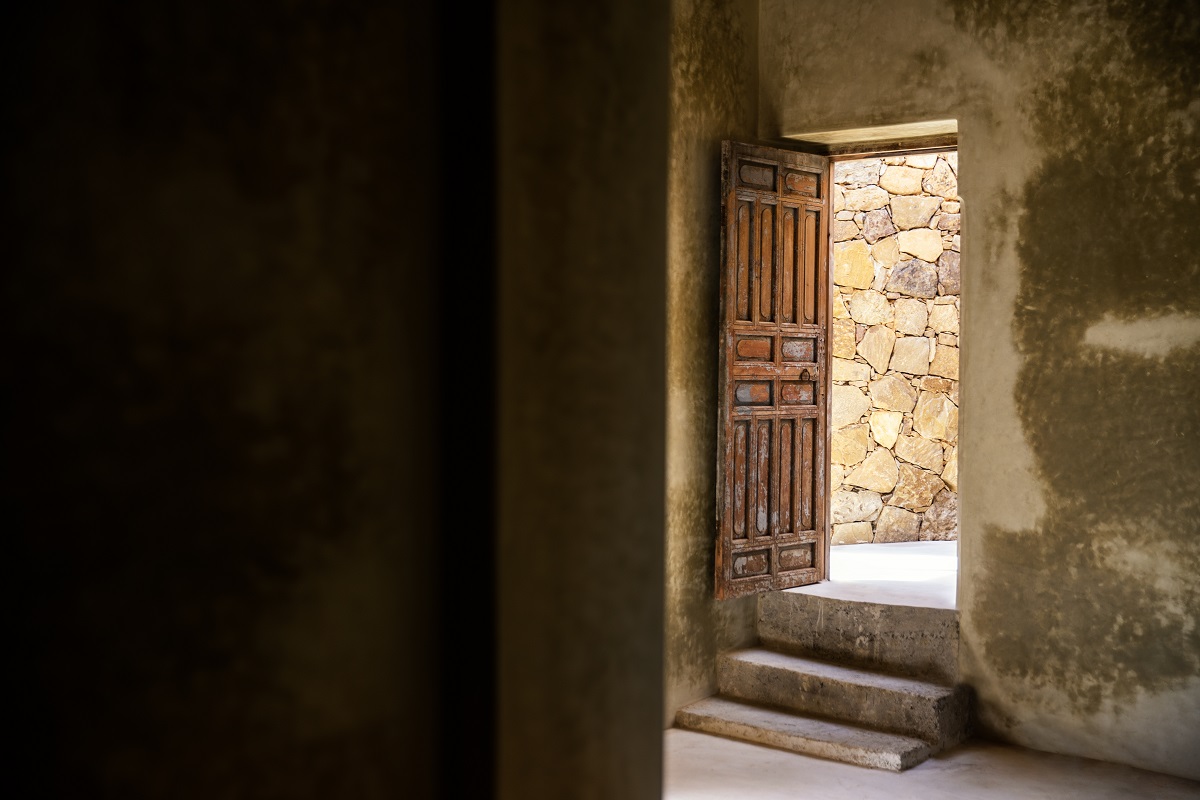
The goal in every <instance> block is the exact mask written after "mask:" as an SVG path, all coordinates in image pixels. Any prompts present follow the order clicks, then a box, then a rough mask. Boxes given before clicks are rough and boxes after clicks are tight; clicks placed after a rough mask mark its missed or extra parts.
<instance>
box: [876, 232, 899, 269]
mask: <svg viewBox="0 0 1200 800" xmlns="http://www.w3.org/2000/svg"><path fill="white" fill-rule="evenodd" d="M871 256H872V257H873V258H874V259H875V260H876V261H878V262H879V263H880V264H882V265H883V266H884V267H887V268H891V267H894V266H895V265H896V262H897V261H899V260H900V247H899V245H897V244H896V237H895V236H889V237H887V238H886V239H880V240H879V241H878V242H876V243H875V244H874V245H872V247H871Z"/></svg>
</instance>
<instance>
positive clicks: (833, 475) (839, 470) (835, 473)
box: [829, 464, 846, 492]
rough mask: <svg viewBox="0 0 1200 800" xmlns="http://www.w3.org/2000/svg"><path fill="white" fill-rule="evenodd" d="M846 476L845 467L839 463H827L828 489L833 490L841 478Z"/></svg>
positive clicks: (840, 482)
mask: <svg viewBox="0 0 1200 800" xmlns="http://www.w3.org/2000/svg"><path fill="white" fill-rule="evenodd" d="M844 477H846V468H845V467H843V466H842V465H841V464H830V465H829V491H831V492H832V491H835V490H836V489H837V488H838V487H839V486H841V485H842V478H844Z"/></svg>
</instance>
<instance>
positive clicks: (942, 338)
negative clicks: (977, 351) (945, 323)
mask: <svg viewBox="0 0 1200 800" xmlns="http://www.w3.org/2000/svg"><path fill="white" fill-rule="evenodd" d="M937 340H938V344H944V345H946V346H947V347H958V337H957V336H955V335H954V334H953V333H939V334H938V335H937Z"/></svg>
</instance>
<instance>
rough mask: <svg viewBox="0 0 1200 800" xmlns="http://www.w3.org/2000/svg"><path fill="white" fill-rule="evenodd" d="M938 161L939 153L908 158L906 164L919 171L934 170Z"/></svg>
mask: <svg viewBox="0 0 1200 800" xmlns="http://www.w3.org/2000/svg"><path fill="white" fill-rule="evenodd" d="M937 160H938V155H937V153H921V154H920V155H915V156H906V157H905V158H904V163H905V164H907V165H908V166H910V167H916V168H917V169H933V165H934V164H936V163H937Z"/></svg>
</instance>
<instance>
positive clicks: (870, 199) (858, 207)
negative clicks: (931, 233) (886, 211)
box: [846, 186, 941, 216]
mask: <svg viewBox="0 0 1200 800" xmlns="http://www.w3.org/2000/svg"><path fill="white" fill-rule="evenodd" d="M889 200H891V195H889V194H888V193H887V192H885V191H884V190H883V189H880V188H879V187H878V186H868V187H866V188H864V189H850V190H849V191H847V192H846V208H847V209H848V210H850V211H874V210H875V209H877V208H883V207H884V206H886V205H887V204H888V201H889ZM938 205H941V203H940V202H939V203H938ZM930 216H932V214H931V215H930Z"/></svg>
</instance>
